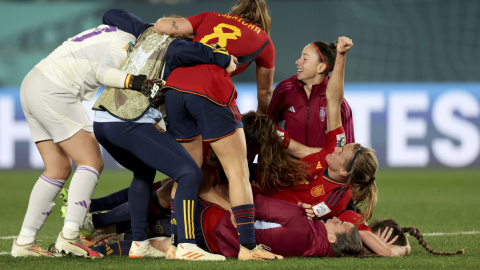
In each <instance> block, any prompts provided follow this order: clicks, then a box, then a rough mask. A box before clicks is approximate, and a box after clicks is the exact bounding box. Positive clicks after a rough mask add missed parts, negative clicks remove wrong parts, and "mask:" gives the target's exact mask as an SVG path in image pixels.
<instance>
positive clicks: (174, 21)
mask: <svg viewBox="0 0 480 270" xmlns="http://www.w3.org/2000/svg"><path fill="white" fill-rule="evenodd" d="M155 32H157V33H159V34H168V35H172V34H182V35H193V27H192V24H191V23H190V21H189V20H188V19H186V18H171V17H162V18H160V19H158V20H157V22H156V23H155Z"/></svg>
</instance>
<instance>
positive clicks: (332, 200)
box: [264, 127, 352, 219]
mask: <svg viewBox="0 0 480 270" xmlns="http://www.w3.org/2000/svg"><path fill="white" fill-rule="evenodd" d="M342 135H344V130H343V127H339V128H337V129H335V130H332V131H330V132H328V134H327V144H326V145H325V147H324V148H323V149H322V151H320V152H317V153H314V154H311V155H308V156H306V157H304V158H302V159H300V160H301V161H303V162H304V163H306V164H307V170H309V172H310V176H311V177H310V179H309V180H308V181H298V182H296V183H295V184H294V185H292V186H288V187H285V188H283V189H281V190H269V189H268V188H266V189H265V190H264V193H265V194H266V195H267V196H269V197H273V198H276V199H280V200H283V201H287V202H291V203H295V204H296V203H298V202H303V203H307V204H311V205H312V208H314V211H315V212H316V214H317V216H318V217H319V218H321V219H325V218H330V217H334V216H338V215H339V214H340V213H341V212H342V211H343V210H345V208H346V206H347V204H348V202H349V201H350V199H351V198H352V193H351V188H350V185H347V184H346V183H344V182H340V181H336V180H334V179H332V178H330V177H328V170H327V168H328V164H327V161H326V156H327V155H328V154H330V153H333V151H334V150H335V146H336V144H337V137H338V138H341V137H342ZM316 206H317V209H318V208H319V210H318V212H317V211H316V210H315V207H316Z"/></svg>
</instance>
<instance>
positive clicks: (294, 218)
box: [195, 195, 333, 257]
mask: <svg viewBox="0 0 480 270" xmlns="http://www.w3.org/2000/svg"><path fill="white" fill-rule="evenodd" d="M254 204H255V219H256V220H257V221H256V223H257V222H258V220H261V221H267V222H273V223H275V225H276V226H273V227H271V228H256V229H255V237H256V239H257V243H259V244H264V245H266V246H268V247H270V248H271V249H272V252H273V253H276V254H280V255H282V256H285V257H291V256H304V257H309V256H316V257H331V256H333V251H332V248H331V246H330V243H329V242H328V238H327V230H326V228H325V224H324V223H323V222H322V221H309V220H307V218H306V216H305V210H304V209H303V208H302V207H301V206H298V205H296V204H291V203H287V202H283V201H280V200H275V199H273V198H268V197H265V196H263V195H256V196H255V197H254ZM199 205H200V206H199V208H198V209H199V213H198V214H197V215H196V224H200V227H201V235H200V234H199V233H200V230H197V231H196V232H195V234H196V235H195V236H196V237H195V238H196V239H197V242H198V241H201V242H202V243H201V244H200V245H201V246H203V245H205V247H206V249H207V250H208V251H210V252H213V253H220V254H222V255H224V256H226V257H237V256H238V250H239V249H240V244H239V242H238V231H237V229H236V228H235V227H234V226H233V224H232V222H231V218H230V212H229V211H226V210H224V209H222V208H221V207H220V206H218V205H215V204H212V203H208V202H205V201H199ZM257 225H258V224H257ZM257 225H256V226H257Z"/></svg>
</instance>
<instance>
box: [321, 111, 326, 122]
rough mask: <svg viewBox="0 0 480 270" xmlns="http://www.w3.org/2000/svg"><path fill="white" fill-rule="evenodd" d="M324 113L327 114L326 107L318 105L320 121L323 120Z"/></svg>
mask: <svg viewBox="0 0 480 270" xmlns="http://www.w3.org/2000/svg"><path fill="white" fill-rule="evenodd" d="M326 115H327V108H325V107H320V121H322V122H325V116H326Z"/></svg>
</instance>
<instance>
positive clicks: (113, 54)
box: [96, 31, 135, 88]
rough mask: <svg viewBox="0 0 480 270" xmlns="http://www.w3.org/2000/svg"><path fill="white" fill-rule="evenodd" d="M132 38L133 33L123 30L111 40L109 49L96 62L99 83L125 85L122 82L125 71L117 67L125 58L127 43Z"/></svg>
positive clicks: (125, 74) (118, 86)
mask: <svg viewBox="0 0 480 270" xmlns="http://www.w3.org/2000/svg"><path fill="white" fill-rule="evenodd" d="M134 40H135V37H134V36H133V35H131V34H128V33H126V32H123V31H119V32H118V34H117V35H116V37H115V38H114V39H113V40H112V41H111V43H110V48H109V50H108V51H107V52H106V53H105V54H104V55H103V56H102V58H101V59H100V60H99V62H98V67H97V70H96V77H97V80H98V81H99V82H100V83H102V84H104V85H107V86H112V87H117V88H124V87H125V86H124V83H125V78H126V77H127V73H126V72H125V71H122V70H119V67H120V65H121V64H122V62H123V61H124V60H125V58H127V49H128V47H129V43H130V42H132V41H134Z"/></svg>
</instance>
